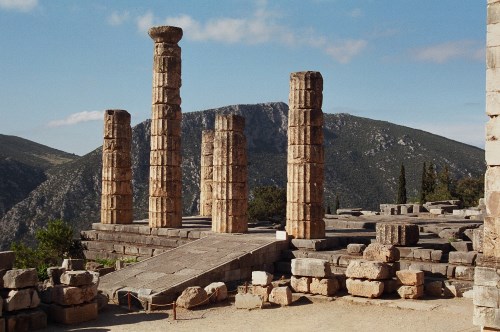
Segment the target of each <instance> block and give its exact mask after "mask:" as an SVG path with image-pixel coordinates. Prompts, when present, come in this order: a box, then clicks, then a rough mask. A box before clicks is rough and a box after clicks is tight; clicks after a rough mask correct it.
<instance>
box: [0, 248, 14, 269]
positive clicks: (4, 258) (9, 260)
mask: <svg viewBox="0 0 500 332" xmlns="http://www.w3.org/2000/svg"><path fill="white" fill-rule="evenodd" d="M15 260H16V255H15V254H14V252H13V251H0V270H12V268H13V267H14V261H15Z"/></svg>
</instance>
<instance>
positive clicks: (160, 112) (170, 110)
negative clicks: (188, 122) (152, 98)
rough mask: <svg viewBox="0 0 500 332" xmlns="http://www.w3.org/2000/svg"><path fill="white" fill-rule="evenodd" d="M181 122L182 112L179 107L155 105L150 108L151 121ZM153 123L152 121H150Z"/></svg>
mask: <svg viewBox="0 0 500 332" xmlns="http://www.w3.org/2000/svg"><path fill="white" fill-rule="evenodd" d="M159 119H165V120H178V121H180V120H182V111H181V107H180V106H179V105H172V104H155V105H153V106H152V115H151V120H159ZM152 122H153V121H152Z"/></svg>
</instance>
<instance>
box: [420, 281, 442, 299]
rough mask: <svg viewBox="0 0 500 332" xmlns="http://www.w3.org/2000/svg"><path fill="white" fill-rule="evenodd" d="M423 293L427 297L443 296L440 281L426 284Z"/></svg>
mask: <svg viewBox="0 0 500 332" xmlns="http://www.w3.org/2000/svg"><path fill="white" fill-rule="evenodd" d="M424 292H425V294H427V295H429V296H435V297H441V296H443V282H442V281H441V280H434V281H429V282H426V283H425V284H424Z"/></svg>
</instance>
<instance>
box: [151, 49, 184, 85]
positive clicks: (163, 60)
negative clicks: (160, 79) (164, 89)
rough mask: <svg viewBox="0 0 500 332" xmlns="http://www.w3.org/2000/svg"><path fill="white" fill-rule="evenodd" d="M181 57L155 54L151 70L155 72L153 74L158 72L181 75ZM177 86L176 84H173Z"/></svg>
mask: <svg viewBox="0 0 500 332" xmlns="http://www.w3.org/2000/svg"><path fill="white" fill-rule="evenodd" d="M181 62H182V60H181V58H180V57H179V56H165V55H157V56H155V57H154V60H153V70H154V72H155V74H154V75H155V76H156V75H158V73H175V74H178V76H179V77H180V76H181ZM159 86H165V85H159ZM174 87H175V88H177V90H178V88H179V87H177V86H174Z"/></svg>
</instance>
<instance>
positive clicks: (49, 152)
mask: <svg viewBox="0 0 500 332" xmlns="http://www.w3.org/2000/svg"><path fill="white" fill-rule="evenodd" d="M77 158H78V156H76V155H72V154H69V153H66V152H63V151H59V150H56V149H53V148H50V147H48V146H45V145H42V144H38V143H35V142H32V141H29V140H26V139H24V138H20V137H16V136H7V135H0V217H1V216H3V215H4V214H5V213H6V212H7V211H8V210H9V209H10V208H11V207H12V206H14V205H15V204H16V203H18V202H20V201H22V200H23V199H25V198H26V197H27V196H28V194H29V193H30V192H31V191H32V190H33V189H35V188H36V187H38V186H39V185H40V184H41V183H42V182H44V181H45V180H46V179H47V175H48V173H49V172H50V169H52V168H53V167H55V166H57V165H61V164H64V163H66V162H68V161H71V160H75V159H77Z"/></svg>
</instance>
